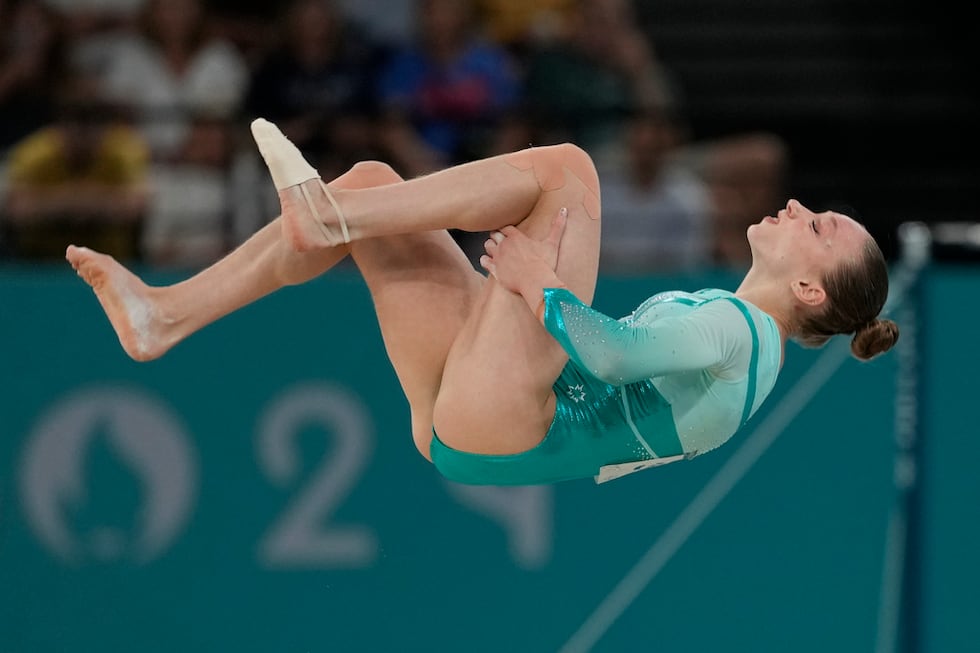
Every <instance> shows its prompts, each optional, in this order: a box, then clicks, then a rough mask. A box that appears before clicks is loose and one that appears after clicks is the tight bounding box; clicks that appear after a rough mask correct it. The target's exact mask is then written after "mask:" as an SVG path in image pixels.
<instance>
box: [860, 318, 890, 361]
mask: <svg viewBox="0 0 980 653" xmlns="http://www.w3.org/2000/svg"><path fill="white" fill-rule="evenodd" d="M896 342H898V325H897V324H895V323H894V322H892V321H891V320H879V319H874V320H871V321H870V322H868V323H867V324H866V325H864V326H863V327H861V328H860V329H858V330H857V332H856V333H855V334H854V338H853V339H852V340H851V353H852V354H854V356H855V357H856V358H858V359H860V360H863V361H866V360H871V359H872V358H874V357H875V356H877V355H878V354H883V353H885V352H886V351H888V350H889V349H891V348H892V347H894V346H895V343H896Z"/></svg>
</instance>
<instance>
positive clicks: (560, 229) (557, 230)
mask: <svg viewBox="0 0 980 653" xmlns="http://www.w3.org/2000/svg"><path fill="white" fill-rule="evenodd" d="M567 224H568V209H566V208H565V207H562V209H561V210H560V211H559V212H558V215H556V216H555V219H554V220H552V221H551V232H550V233H549V234H548V242H550V243H551V244H552V245H554V246H555V247H556V248H557V247H558V245H559V243H561V238H562V236H564V235H565V225H567Z"/></svg>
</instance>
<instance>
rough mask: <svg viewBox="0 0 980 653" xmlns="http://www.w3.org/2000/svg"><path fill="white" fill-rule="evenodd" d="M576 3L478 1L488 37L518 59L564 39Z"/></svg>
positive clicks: (558, 0)
mask: <svg viewBox="0 0 980 653" xmlns="http://www.w3.org/2000/svg"><path fill="white" fill-rule="evenodd" d="M573 3H574V0H477V7H478V9H479V12H480V19H481V20H482V21H483V23H484V24H485V25H486V27H487V33H488V35H489V36H490V38H492V39H493V40H494V41H496V42H497V43H502V44H503V45H505V46H506V47H507V48H508V49H509V50H511V51H512V52H514V53H515V54H516V55H517V56H519V57H523V56H524V55H525V54H526V53H527V52H528V50H529V49H530V48H533V47H536V46H541V45H543V44H546V43H552V42H554V41H556V40H557V39H559V38H561V37H562V36H563V34H564V31H565V29H566V27H567V22H568V16H569V13H570V9H571V8H572V6H573Z"/></svg>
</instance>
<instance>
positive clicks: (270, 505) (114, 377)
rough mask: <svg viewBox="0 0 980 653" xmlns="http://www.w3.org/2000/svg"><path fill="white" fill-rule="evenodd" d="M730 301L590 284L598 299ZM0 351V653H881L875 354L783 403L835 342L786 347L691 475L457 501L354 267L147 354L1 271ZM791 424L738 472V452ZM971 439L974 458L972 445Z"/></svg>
mask: <svg viewBox="0 0 980 653" xmlns="http://www.w3.org/2000/svg"><path fill="white" fill-rule="evenodd" d="M152 280H153V279H151V281H152ZM156 281H159V282H164V281H167V279H165V278H160V279H157V280H156ZM733 281H734V280H733V279H731V278H728V277H726V276H725V275H719V276H708V275H706V276H704V277H696V278H683V279H681V278H677V279H665V278H658V279H635V280H622V279H621V280H613V279H604V280H602V281H601V283H600V287H599V291H598V294H597V297H598V298H599V299H598V301H597V303H596V306H597V307H598V308H600V309H602V310H605V311H607V312H609V313H612V314H623V313H625V312H626V311H628V310H630V309H631V308H632V307H633V306H634V305H635V304H636V303H637V302H638V301H639V300H640V299H642V298H644V297H646V296H647V295H649V294H652V293H653V292H655V291H657V290H662V289H668V288H675V287H683V288H690V289H696V288H699V287H704V286H709V285H721V286H724V287H731V284H732V282H733ZM932 283H933V284H934V285H936V286H937V288H938V290H937V291H936V292H937V293H940V295H941V294H942V293H943V292H945V290H944V288H945V285H944V284H945V283H946V280H945V279H943V278H938V277H937V278H936V279H934V280H933V282H932ZM953 283H954V285H955V288H956V292H960V291H961V289H960V286H959V285H958V284H964V283H965V284H967V285H968V286H969V290H968V292H969V293H970V294H971V295H972V296H975V295H976V290H977V289H978V288H980V282H978V278H977V277H976V276H975V275H972V276H970V277H969V278H968V279H966V280H964V279H959V278H958V279H956V280H954V282H953ZM964 292H967V291H964ZM932 310H933V311H935V312H936V314H937V315H942V313H943V311H945V310H950V309H949V308H948V307H946V306H945V305H943V304H936V305H934V306H933V307H932ZM973 310H974V312H976V309H973ZM935 320H936V321H939V318H938V317H936V318H935ZM974 323H975V320H971V319H969V318H968V317H965V316H963V317H960V318H959V320H958V324H962V325H963V326H962V328H963V329H966V328H967V325H970V324H974ZM0 343H3V344H2V345H0V346H2V348H3V349H2V358H0V360H2V379H3V392H2V395H0V429H2V437H0V481H2V485H0V587H2V593H0V651H3V652H4V653H20V652H30V653H41V652H47V651H52V652H53V651H85V652H87V651H99V652H100V653H110V652H115V651H120V652H122V651H126V652H129V651H133V650H139V651H140V652H141V653H154V652H156V651H160V652H163V651H166V652H168V653H169V652H172V651H236V652H238V651H276V652H292V651H295V652H297V653H299V652H306V651H328V650H329V651H428V652H436V651H447V652H462V651H466V652H472V653H477V652H482V651H487V652H491V651H492V652H494V653H497V652H500V651H535V652H537V651H558V650H562V647H563V646H565V645H566V644H569V643H570V642H571V643H570V644H569V646H568V647H567V648H566V649H564V650H566V651H572V650H575V646H576V642H578V643H582V642H589V641H594V642H595V644H594V646H592V647H591V649H590V650H594V651H610V652H612V651H635V650H654V649H655V650H661V651H774V652H775V651H794V652H795V653H805V652H810V651H812V652H814V653H817V652H819V653H826V651H828V650H841V651H850V650H865V651H866V650H872V649H873V646H874V641H875V636H876V621H877V618H878V612H879V594H880V585H881V574H882V554H883V548H884V542H885V530H886V521H887V515H888V510H889V508H890V506H891V502H892V496H893V490H892V480H891V477H892V452H893V449H894V444H893V435H892V424H893V422H894V411H895V408H894V401H893V396H894V393H895V377H896V373H895V362H894V359H893V358H886V359H882V360H880V361H875V362H873V363H871V364H868V365H861V364H859V363H857V362H856V361H848V362H845V363H844V364H843V366H842V367H841V369H840V370H839V371H837V372H836V375H835V377H834V380H833V381H832V383H831V384H829V385H825V386H820V387H814V388H812V391H808V393H803V394H804V395H806V396H804V398H803V400H802V401H801V400H800V397H799V395H800V392H799V391H797V392H795V394H794V388H796V387H797V386H796V384H797V382H798V381H799V380H800V379H805V378H806V373H807V372H808V370H811V369H812V367H813V365H814V364H815V363H819V361H820V360H821V356H822V355H824V354H825V353H826V352H811V351H804V350H799V349H798V348H796V349H797V350H796V351H793V352H791V355H790V357H789V362H788V363H787V365H786V369H785V370H784V373H783V377H782V379H781V381H780V383H779V384H778V387H777V389H776V391H775V392H774V395H773V397H772V398H771V399H770V401H769V403H768V404H767V405H766V406H765V407H764V408H763V410H762V411H761V412H760V413H759V414H758V415H757V416H756V417H755V418H753V420H752V422H750V425H749V427H748V429H747V430H746V432H745V433H743V434H740V435H737V436H736V437H735V438H733V440H732V441H731V442H729V443H728V444H727V445H726V446H725V447H723V448H721V449H719V450H717V451H715V452H712V453H709V454H707V455H705V456H703V457H700V458H696V459H694V460H692V461H689V462H683V463H678V464H675V465H670V466H667V467H664V468H661V469H655V470H649V471H644V472H642V473H638V474H635V475H632V476H629V477H626V478H623V479H620V480H617V481H614V482H611V483H608V484H605V485H602V486H596V485H594V484H593V483H592V482H591V481H581V482H573V483H567V484H562V485H558V486H553V487H533V488H473V487H465V486H458V485H454V484H451V483H448V482H445V481H444V480H443V479H441V478H440V477H439V476H438V474H437V473H436V472H435V470H434V469H433V468H432V467H431V466H430V465H429V464H428V463H427V462H426V461H425V460H424V459H422V458H421V457H420V456H419V455H418V454H417V453H416V452H415V450H414V446H413V444H412V439H411V434H410V430H409V420H408V408H407V404H406V402H405V399H404V398H403V397H402V396H401V394H400V392H399V388H398V385H397V381H396V379H395V376H394V374H393V372H392V371H391V369H390V366H389V365H388V363H387V359H386V357H385V354H384V350H383V347H382V344H381V339H380V334H379V331H378V328H377V324H376V322H375V321H374V317H373V313H372V310H371V302H370V298H369V296H368V294H367V291H366V289H365V287H364V286H363V284H362V283H361V282H360V280H359V279H358V278H357V277H356V276H354V275H353V274H348V273H346V272H341V273H337V274H334V275H332V276H328V277H325V278H324V279H321V280H318V281H316V282H313V283H310V284H308V285H306V286H302V287H298V288H289V289H286V290H283V291H281V292H280V293H278V294H276V295H274V296H272V297H269V298H267V299H266V300H264V301H262V302H259V303H257V304H255V305H253V306H250V307H248V308H246V309H245V310H242V311H240V312H239V313H236V314H235V315H232V316H229V317H228V318H226V319H225V320H223V321H221V322H219V323H217V324H215V325H212V326H210V327H208V328H207V329H205V330H204V331H202V332H201V333H199V334H197V335H196V336H195V337H193V338H191V339H190V340H188V341H186V342H185V343H182V344H180V345H179V346H178V347H177V348H175V349H174V350H173V351H171V352H170V353H169V354H168V355H167V356H165V357H164V358H162V359H160V360H158V361H154V362H151V363H142V364H141V363H135V362H132V361H130V360H129V359H128V358H126V357H125V355H124V354H123V353H122V351H121V349H120V348H119V346H118V343H117V342H116V341H115V336H114V334H113V333H112V330H111V329H110V327H109V325H108V322H107V321H106V320H105V317H104V316H103V314H102V313H101V311H100V309H99V308H98V306H97V303H96V301H95V299H94V298H93V296H92V295H91V293H90V292H89V291H88V289H87V288H85V287H84V285H83V284H82V283H81V282H80V281H78V280H77V279H76V278H74V276H73V275H72V274H71V273H70V271H69V272H67V273H66V272H64V271H62V270H31V271H23V270H6V271H3V272H0ZM937 360H941V361H942V364H944V365H945V364H948V365H950V366H958V363H957V361H956V360H955V359H951V360H949V361H948V363H947V362H946V361H945V359H937ZM937 364H940V363H938V362H937ZM974 369H975V368H974ZM931 373H932V374H935V375H937V376H948V374H949V370H948V369H946V368H942V369H934V370H931ZM956 390H957V389H956V388H954V391H956ZM960 390H961V391H965V390H964V389H962V388H960ZM954 400H955V399H954ZM787 402H791V403H793V404H794V405H796V406H797V407H798V411H797V410H796V409H795V408H794V407H793V405H790V404H788V403H787ZM777 411H781V412H777ZM787 412H791V413H798V414H796V415H795V417H794V419H792V421H791V423H790V425H789V426H788V428H786V429H785V430H784V431H777V434H778V433H781V434H780V435H779V438H778V439H777V440H776V441H775V443H774V444H772V446H769V447H764V448H763V450H760V451H759V452H758V453H759V454H760V456H759V457H758V460H757V462H754V460H753V459H752V454H751V451H750V450H748V449H746V448H745V447H746V446H748V445H751V443H752V442H753V440H752V438H753V436H754V435H756V434H758V432H759V431H760V430H761V429H764V428H769V430H770V431H772V430H773V428H772V427H771V426H767V425H771V424H773V423H774V422H773V420H774V419H777V418H779V416H780V414H785V413H787ZM937 428H949V427H948V426H943V425H942V423H940V424H939V426H937ZM962 440H963V441H958V442H957V449H956V454H955V455H956V456H957V457H959V460H961V461H968V460H971V459H972V456H970V453H971V452H973V451H975V450H976V449H978V448H980V445H978V444H977V442H976V439H975V438H974V439H972V440H970V439H969V438H962ZM966 440H970V441H966ZM756 441H757V440H756ZM737 457H741V459H742V460H750V463H752V464H750V465H748V466H746V467H745V469H744V470H743V471H745V473H744V475H741V473H740V472H739V473H734V474H733V472H732V464H733V462H734V463H737V462H738V460H739V458H737ZM963 473H967V470H965V469H964V470H963ZM719 475H721V476H719ZM973 477H974V476H972V475H971V478H973ZM719 478H720V479H721V480H720V481H719ZM725 483H728V484H729V485H730V487H725ZM972 483H973V486H972V487H973V488H976V482H975V481H972ZM712 484H713V485H712ZM706 488H707V489H706ZM712 488H714V489H715V490H718V488H721V490H720V491H718V492H717V493H716V494H715V495H714V496H715V497H716V501H714V503H715V504H716V505H712V501H711V500H710V499H711V496H712V495H711V492H714V491H715V490H712ZM946 491H952V490H951V489H950V488H948V487H947V488H946ZM706 493H707V494H706ZM706 496H707V499H706ZM692 502H693V503H692ZM699 511H700V512H699ZM960 516H962V514H960ZM950 521H954V522H955V523H949V522H950ZM934 526H935V524H934ZM943 529H945V530H943ZM943 529H938V528H937V530H941V531H942V533H941V534H940V533H939V532H937V534H936V537H937V538H940V537H941V538H945V539H941V541H940V542H939V544H937V547H938V548H939V549H941V550H942V551H943V553H944V557H945V558H946V559H944V562H943V564H942V565H941V566H940V567H939V568H941V569H942V570H943V571H944V572H947V573H952V572H953V571H954V569H955V570H956V573H960V572H961V570H960V569H959V568H957V567H956V551H955V550H953V551H951V550H950V545H949V542H950V541H952V539H953V538H959V539H962V538H963V537H964V535H963V533H962V532H961V531H962V530H963V529H970V534H969V536H968V537H970V538H972V541H973V542H974V543H976V542H977V539H978V533H977V526H976V523H975V520H972V521H963V520H959V521H957V520H955V519H953V518H952V517H951V518H949V519H945V518H944V524H943ZM944 545H945V548H943V546H944ZM954 548H955V547H954ZM948 556H952V558H953V559H949V558H948ZM962 558H963V556H962V555H961V556H960V558H959V559H961V560H962ZM964 562H972V560H969V561H966V560H964ZM638 563H639V564H640V565H641V566H640V567H639V568H637V567H636V566H635V565H637V564H638ZM971 579H972V580H973V581H974V582H973V583H972V584H971V585H970V587H975V586H976V584H977V583H976V581H977V580H980V579H977V577H976V573H974V574H973V576H972V577H971ZM621 581H625V582H626V583H627V587H626V588H627V589H628V588H629V587H633V588H634V589H635V590H636V591H635V592H633V595H630V592H625V593H623V592H621V590H622V589H623V588H622V587H621V588H620V590H617V589H616V588H617V586H618V585H619V583H620V582H621ZM630 583H632V584H633V585H629V584H630ZM966 584H968V583H965V584H964V585H966ZM968 589H970V588H969V587H966V586H964V587H962V588H959V589H957V590H956V591H963V592H966V591H967V590H968ZM949 591H951V592H952V591H953V590H949ZM956 596H959V595H954V596H947V595H943V596H942V597H940V598H942V599H943V601H946V602H950V601H955V599H956ZM963 596H967V595H966V594H964V595H963ZM969 596H972V594H969ZM600 606H603V607H602V610H603V611H604V612H603V613H604V614H606V615H613V617H614V618H612V619H611V620H610V619H607V620H606V621H603V619H602V618H601V614H600V615H599V616H600V618H598V619H597V618H594V617H595V616H596V614H597V613H596V611H597V609H598V608H599V607H600ZM962 616H963V618H962V619H956V618H954V617H951V616H950V615H948V614H946V613H945V612H944V613H943V614H942V615H939V614H937V613H931V618H932V619H933V620H934V621H936V622H937V623H941V624H942V627H943V629H944V633H943V634H942V636H941V641H943V642H944V643H945V644H948V645H947V646H945V647H944V648H942V649H939V650H946V651H951V650H963V649H962V648H961V649H957V648H956V645H955V642H956V641H970V642H975V641H978V638H977V637H976V625H975V624H974V623H972V622H971V623H964V622H969V621H970V619H967V618H966V617H967V615H966V614H965V613H964V614H963V615H962ZM590 617H593V618H591V619H590ZM958 633H965V634H969V635H970V636H971V637H972V639H970V640H957V639H956V638H957V636H958Z"/></svg>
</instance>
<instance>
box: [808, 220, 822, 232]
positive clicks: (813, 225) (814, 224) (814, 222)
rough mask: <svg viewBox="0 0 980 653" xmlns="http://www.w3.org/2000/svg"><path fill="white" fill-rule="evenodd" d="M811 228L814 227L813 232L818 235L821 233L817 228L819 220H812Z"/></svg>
mask: <svg viewBox="0 0 980 653" xmlns="http://www.w3.org/2000/svg"><path fill="white" fill-rule="evenodd" d="M810 228H811V229H813V233H815V234H817V235H818V236H819V235H820V230H819V229H817V221H816V220H810Z"/></svg>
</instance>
